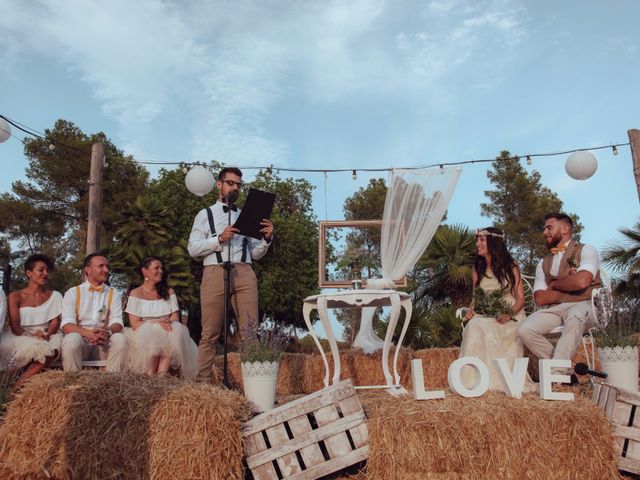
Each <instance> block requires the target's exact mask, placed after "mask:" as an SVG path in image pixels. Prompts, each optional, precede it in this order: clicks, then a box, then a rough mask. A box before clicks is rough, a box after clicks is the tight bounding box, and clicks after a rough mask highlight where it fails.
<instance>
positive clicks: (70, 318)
mask: <svg viewBox="0 0 640 480" xmlns="http://www.w3.org/2000/svg"><path fill="white" fill-rule="evenodd" d="M67 323H72V324H74V325H75V324H77V323H78V319H77V315H76V289H75V288H70V289H69V290H67V291H66V293H65V294H64V298H63V299H62V320H61V322H60V328H62V327H64V326H65V325H66V324H67Z"/></svg>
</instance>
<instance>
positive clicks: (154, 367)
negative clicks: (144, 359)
mask: <svg viewBox="0 0 640 480" xmlns="http://www.w3.org/2000/svg"><path fill="white" fill-rule="evenodd" d="M160 358H161V357H160V355H156V356H154V357H151V358H150V359H149V368H148V369H147V373H148V374H149V375H155V374H156V373H158V368H159V365H160Z"/></svg>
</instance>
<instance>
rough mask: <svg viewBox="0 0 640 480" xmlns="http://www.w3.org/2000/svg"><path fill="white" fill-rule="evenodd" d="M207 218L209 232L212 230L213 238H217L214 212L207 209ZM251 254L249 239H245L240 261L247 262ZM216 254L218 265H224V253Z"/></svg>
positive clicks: (218, 252)
mask: <svg viewBox="0 0 640 480" xmlns="http://www.w3.org/2000/svg"><path fill="white" fill-rule="evenodd" d="M206 210H207V218H208V219H209V230H211V236H212V237H215V236H216V235H217V234H216V225H215V223H214V222H213V212H212V211H211V208H209V207H207V208H206ZM248 252H249V239H248V238H247V237H244V238H243V239H242V258H241V259H240V261H241V262H242V263H245V262H246V261H247V254H248ZM215 254H216V261H217V262H218V265H222V263H223V262H222V252H220V251H217V252H215Z"/></svg>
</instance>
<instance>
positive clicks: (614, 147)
mask: <svg viewBox="0 0 640 480" xmlns="http://www.w3.org/2000/svg"><path fill="white" fill-rule="evenodd" d="M0 118H2V119H4V120H6V121H7V122H8V123H9V124H10V125H12V126H14V127H16V128H17V129H18V130H20V131H22V132H24V133H26V134H28V135H31V136H33V137H36V138H40V139H42V140H47V138H46V135H45V134H44V133H41V132H38V131H36V130H34V129H32V128H30V127H28V126H26V125H23V124H21V123H19V122H17V121H15V120H12V119H9V118H7V117H5V116H4V115H0ZM11 136H12V137H13V135H11ZM14 138H17V137H14ZM49 141H50V144H49V150H51V151H53V150H54V149H55V148H56V146H57V145H62V146H63V147H65V148H68V149H72V150H75V151H78V152H81V153H87V154H88V152H86V151H85V149H81V148H78V147H76V146H74V145H67V144H65V143H63V142H60V141H56V142H55V144H54V142H53V141H51V140H49ZM627 145H630V143H629V142H627V143H617V144H613V145H603V146H598V147H588V148H586V147H585V148H576V149H572V150H565V151H558V152H548V153H531V154H528V155H526V156H525V155H513V156H511V157H509V158H507V159H505V160H514V159H518V158H521V157H523V156H525V157H526V161H527V165H532V163H533V161H532V158H533V157H552V156H560V155H568V154H571V153H575V152H586V151H595V150H602V149H605V148H611V150H612V153H613V155H617V154H618V147H622V146H627ZM497 160H498V159H496V158H495V157H494V158H487V159H481V160H463V161H459V162H447V163H436V164H430V165H418V166H407V167H395V168H399V169H404V170H424V169H427V168H433V167H440V168H444V166H455V165H467V164H473V163H492V162H495V161H497ZM133 161H134V162H136V163H138V164H140V165H180V166H181V167H182V171H183V173H187V172H188V171H189V169H188V167H189V165H190V166H195V165H198V164H200V163H202V162H192V163H187V164H185V163H184V162H176V161H159V160H135V159H134V160H133ZM203 165H204V164H203ZM220 165H221V166H224V165H225V163H224V162H221V163H220ZM238 168H240V169H241V170H263V169H266V173H265V175H266V176H267V178H268V175H269V172H273V170H274V168H273V166H270V167H260V166H253V165H246V166H238ZM358 170H360V171H361V172H391V171H393V170H394V168H390V167H386V168H359V169H358ZM275 171H276V173H277V174H279V173H280V172H281V171H282V172H291V173H295V172H304V173H324V174H325V177H326V174H327V173H337V172H349V171H350V172H351V176H352V178H353V179H354V180H356V179H357V171H356V170H355V169H353V168H336V169H315V168H283V167H277V168H275Z"/></svg>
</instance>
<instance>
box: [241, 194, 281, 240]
mask: <svg viewBox="0 0 640 480" xmlns="http://www.w3.org/2000/svg"><path fill="white" fill-rule="evenodd" d="M275 199H276V195H275V194H274V193H270V192H265V191H262V190H258V189H255V188H252V189H250V190H249V194H248V195H247V200H246V201H245V202H244V206H243V207H242V210H241V211H240V216H238V219H237V220H236V223H234V224H233V226H234V227H235V228H237V229H238V230H239V233H240V234H241V235H244V236H246V237H252V238H257V239H258V240H260V239H262V237H263V234H262V232H261V231H260V230H261V229H262V228H264V225H261V224H260V222H262V220H264V219H268V218H269V217H271V211H272V210H273V203H274V202H275Z"/></svg>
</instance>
